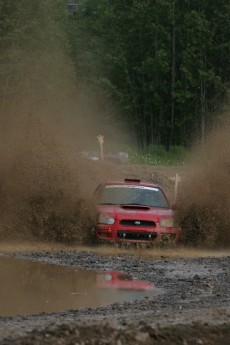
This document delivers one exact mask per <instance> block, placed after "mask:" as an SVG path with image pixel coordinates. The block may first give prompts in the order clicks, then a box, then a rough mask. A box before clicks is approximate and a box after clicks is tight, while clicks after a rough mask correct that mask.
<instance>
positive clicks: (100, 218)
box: [98, 214, 115, 225]
mask: <svg viewBox="0 0 230 345" xmlns="http://www.w3.org/2000/svg"><path fill="white" fill-rule="evenodd" d="M98 223H99V224H110V225H111V224H114V223H115V219H114V218H113V217H110V216H106V215H105V214H99V216H98Z"/></svg>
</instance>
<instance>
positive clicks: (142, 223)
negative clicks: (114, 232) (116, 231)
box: [120, 219, 156, 227]
mask: <svg viewBox="0 0 230 345" xmlns="http://www.w3.org/2000/svg"><path fill="white" fill-rule="evenodd" d="M120 224H121V225H125V226H151V227H155V226H156V223H155V222H153V221H150V220H137V219H123V220H121V221H120Z"/></svg>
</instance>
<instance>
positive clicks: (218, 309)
mask: <svg viewBox="0 0 230 345" xmlns="http://www.w3.org/2000/svg"><path fill="white" fill-rule="evenodd" d="M97 251H98V253H95V252H93V250H90V249H88V250H85V251H82V250H81V249H80V248H72V249H71V248H69V249H68V251H67V249H66V250H65V251H64V250H63V251H60V250H59V251H46V250H45V251H43V252H37V253H35V252H25V251H24V252H23V251H22V252H18V253H14V254H13V253H11V255H13V256H14V257H18V258H23V259H26V260H33V261H39V262H43V263H46V264H48V263H49V264H55V265H61V266H63V265H64V266H71V267H74V268H79V267H81V268H85V269H89V270H92V269H94V270H97V271H105V270H108V271H111V270H115V271H123V272H127V273H129V274H132V276H133V278H134V279H138V280H146V281H148V282H150V283H154V284H155V285H156V286H157V287H158V289H159V291H160V293H159V294H158V295H157V296H155V295H153V296H151V297H148V298H143V299H142V300H136V301H132V302H123V303H115V304H112V305H109V306H107V307H100V308H95V309H92V308H83V309H74V310H69V311H64V312H63V311H62V312H59V313H52V314H44V313H42V314H37V315H26V316H16V317H10V318H9V317H8V318H7V317H1V318H0V321H1V323H0V339H1V340H0V342H1V343H2V344H12V343H15V344H78V343H79V344H127V343H130V344H139V343H140V344H142V343H143V344H228V343H229V339H230V338H229V337H230V295H229V291H230V274H229V273H230V272H229V265H230V255H229V254H230V253H225V255H223V256H221V253H218V256H215V253H210V254H211V255H212V256H209V255H208V256H203V257H200V253H198V254H197V255H198V257H193V258H192V257H189V255H188V257H187V258H185V257H184V256H183V249H181V251H180V249H177V250H175V251H172V250H169V251H168V250H164V251H163V252H162V251H161V252H160V251H158V253H156V254H155V256H153V255H152V250H144V251H127V250H121V249H116V248H112V249H111V255H109V254H108V251H109V248H97ZM100 251H102V253H104V254H103V255H102V254H99V253H100ZM106 251H107V253H106ZM181 253H182V255H181ZM227 254H228V255H227Z"/></svg>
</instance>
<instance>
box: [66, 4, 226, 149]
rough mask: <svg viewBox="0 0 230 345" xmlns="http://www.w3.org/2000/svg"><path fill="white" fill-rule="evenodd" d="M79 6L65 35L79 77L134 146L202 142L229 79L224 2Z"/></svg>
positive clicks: (220, 102) (222, 100)
mask: <svg viewBox="0 0 230 345" xmlns="http://www.w3.org/2000/svg"><path fill="white" fill-rule="evenodd" d="M79 4H80V6H79V10H78V11H77V13H76V15H75V16H73V17H72V18H71V34H70V40H71V45H72V56H73V59H74V61H75V65H76V70H77V71H78V75H79V76H80V77H81V79H82V80H83V82H85V83H87V86H88V87H90V88H93V89H94V90H95V93H96V94H97V95H98V98H100V97H105V98H106V99H108V100H111V99H112V101H113V102H114V104H115V105H116V106H117V107H118V108H119V109H120V112H121V118H122V119H123V121H125V122H126V123H128V125H129V128H130V132H134V133H135V134H136V138H137V143H138V145H139V147H143V148H146V147H147V146H148V145H150V144H158V143H160V144H161V145H163V146H164V147H166V148H167V149H168V148H169V147H171V146H172V145H186V146H188V145H189V144H190V143H191V140H192V138H194V134H197V135H203V133H204V130H205V127H206V126H207V125H209V124H210V122H211V121H212V120H213V117H215V113H216V110H217V109H220V107H221V105H222V103H223V102H224V100H225V95H226V90H227V87H228V84H229V80H230V66H229V63H228V59H229V53H230V52H229V49H230V44H229V42H230V30H229V26H230V24H229V23H230V15H229V13H230V11H229V9H230V4H229V2H228V1H222V2H215V1H211V2H210V1H209V0H204V1H202V2H200V1H198V0H197V1H191V0H182V1H178V0H158V1H151V0H142V1H138V0H129V1H120V0H110V1H108V0H97V1H93V0H86V1H79ZM173 42H174V43H175V45H174V46H173Z"/></svg>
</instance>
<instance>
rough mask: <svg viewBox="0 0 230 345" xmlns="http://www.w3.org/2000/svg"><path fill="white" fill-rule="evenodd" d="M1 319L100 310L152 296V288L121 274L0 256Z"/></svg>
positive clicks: (150, 285)
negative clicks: (118, 303) (114, 304)
mask: <svg viewBox="0 0 230 345" xmlns="http://www.w3.org/2000/svg"><path fill="white" fill-rule="evenodd" d="M0 263H1V265H0V280H1V284H0V316H13V315H26V314H33V313H40V312H57V311H65V310H69V309H78V308H83V307H91V308H95V307H102V306H106V305H108V304H112V303H115V302H124V301H131V300H134V299H138V298H142V297H145V296H151V295H152V294H153V291H152V290H154V285H153V284H150V283H147V282H143V281H137V280H132V276H130V275H128V274H126V273H122V272H95V271H88V270H83V269H78V268H77V269H76V268H71V267H64V266H58V265H53V264H52V265H51V264H44V263H38V262H31V261H27V260H22V259H15V258H9V257H4V256H0Z"/></svg>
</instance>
